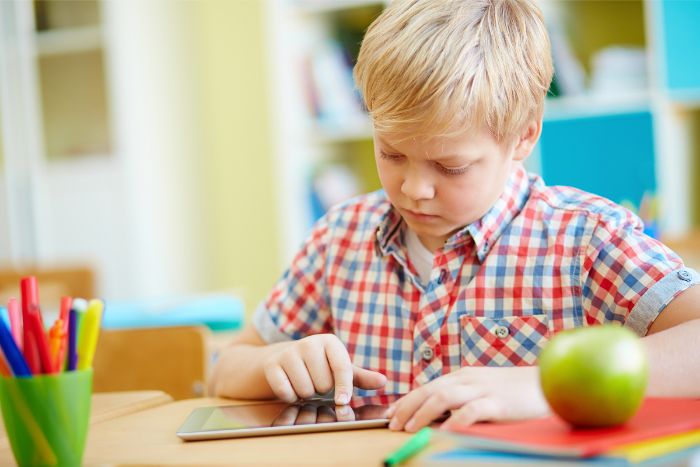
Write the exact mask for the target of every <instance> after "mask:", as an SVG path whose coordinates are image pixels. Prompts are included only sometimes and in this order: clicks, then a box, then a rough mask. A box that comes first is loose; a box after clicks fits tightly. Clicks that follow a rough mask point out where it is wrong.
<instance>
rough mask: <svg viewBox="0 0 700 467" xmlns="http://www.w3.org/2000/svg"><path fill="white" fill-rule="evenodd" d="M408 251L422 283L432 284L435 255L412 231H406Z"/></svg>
mask: <svg viewBox="0 0 700 467" xmlns="http://www.w3.org/2000/svg"><path fill="white" fill-rule="evenodd" d="M404 240H405V241H406V250H407V251H408V257H409V258H410V259H411V264H413V267H414V268H416V271H417V272H418V276H420V280H421V283H423V284H427V283H428V282H430V272H431V271H432V270H433V259H435V255H434V254H433V252H432V251H430V250H428V249H427V248H426V247H425V245H423V243H421V241H420V238H418V235H417V234H416V233H415V232H414V231H413V230H411V229H408V228H407V229H406V237H405V238H404Z"/></svg>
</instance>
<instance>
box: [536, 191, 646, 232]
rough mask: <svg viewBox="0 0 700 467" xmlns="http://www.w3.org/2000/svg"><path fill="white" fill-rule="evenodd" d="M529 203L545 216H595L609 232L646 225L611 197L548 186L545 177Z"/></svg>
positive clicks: (591, 217) (590, 217)
mask: <svg viewBox="0 0 700 467" xmlns="http://www.w3.org/2000/svg"><path fill="white" fill-rule="evenodd" d="M528 204H529V205H530V207H531V208H534V209H536V210H538V211H543V212H544V215H545V216H547V215H548V216H551V217H562V216H565V217H567V218H570V219H571V218H579V217H585V218H588V219H594V220H596V221H597V223H598V225H599V226H600V227H602V228H604V229H606V230H609V231H616V230H618V229H620V228H631V229H639V230H641V229H643V227H644V225H643V223H642V221H641V219H639V217H637V215H636V214H634V213H633V212H632V211H630V210H628V209H626V208H624V207H622V206H620V205H619V204H617V203H614V202H612V201H610V200H609V199H607V198H603V197H602V196H598V195H594V194H593V193H588V192H585V191H582V190H579V189H577V188H573V187H569V186H545V185H544V183H542V182H541V179H540V182H539V183H537V181H535V183H533V184H532V189H531V193H530V200H529V203H528Z"/></svg>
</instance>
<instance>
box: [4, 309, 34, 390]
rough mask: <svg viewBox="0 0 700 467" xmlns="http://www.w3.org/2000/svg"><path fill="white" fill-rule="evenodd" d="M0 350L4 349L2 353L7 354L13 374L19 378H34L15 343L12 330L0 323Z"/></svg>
mask: <svg viewBox="0 0 700 467" xmlns="http://www.w3.org/2000/svg"><path fill="white" fill-rule="evenodd" d="M0 348H2V353H3V354H5V358H6V359H7V363H8V365H9V366H10V368H11V369H12V372H13V373H14V374H15V377H17V378H28V377H31V376H32V372H31V370H30V369H29V365H27V362H26V360H24V357H23V356H22V352H20V350H19V347H17V343H16V342H15V340H14V338H13V337H12V334H11V333H10V330H9V329H7V326H5V323H3V322H2V321H0Z"/></svg>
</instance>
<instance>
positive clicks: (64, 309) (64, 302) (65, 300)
mask: <svg viewBox="0 0 700 467" xmlns="http://www.w3.org/2000/svg"><path fill="white" fill-rule="evenodd" d="M72 304H73V299H72V298H71V297H61V314H60V316H59V318H61V319H62V320H63V322H64V323H66V324H65V326H66V330H67V329H68V312H69V311H70V307H71V305H72Z"/></svg>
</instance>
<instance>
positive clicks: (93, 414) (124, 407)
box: [0, 391, 173, 465]
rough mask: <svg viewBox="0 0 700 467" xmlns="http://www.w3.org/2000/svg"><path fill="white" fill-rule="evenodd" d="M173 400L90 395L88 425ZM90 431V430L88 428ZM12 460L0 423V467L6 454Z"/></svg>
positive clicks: (156, 395) (140, 394) (141, 394)
mask: <svg viewBox="0 0 700 467" xmlns="http://www.w3.org/2000/svg"><path fill="white" fill-rule="evenodd" d="M172 400H173V398H172V397H170V396H169V395H167V394H165V393H164V392H163V391H128V392H104V393H98V394H93V395H92V402H91V404H92V406H91V409H90V425H91V427H92V425H94V424H96V423H101V422H105V421H107V420H112V419H114V418H117V417H122V416H124V415H129V414H132V413H134V412H138V411H139V410H147V409H150V408H152V407H157V406H159V405H163V404H167V403H169V402H172ZM90 429H92V428H90ZM8 453H9V455H10V458H12V450H11V449H10V441H9V439H8V438H7V433H5V425H4V424H3V423H0V465H12V464H7V463H6V459H5V458H6V454H8Z"/></svg>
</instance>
